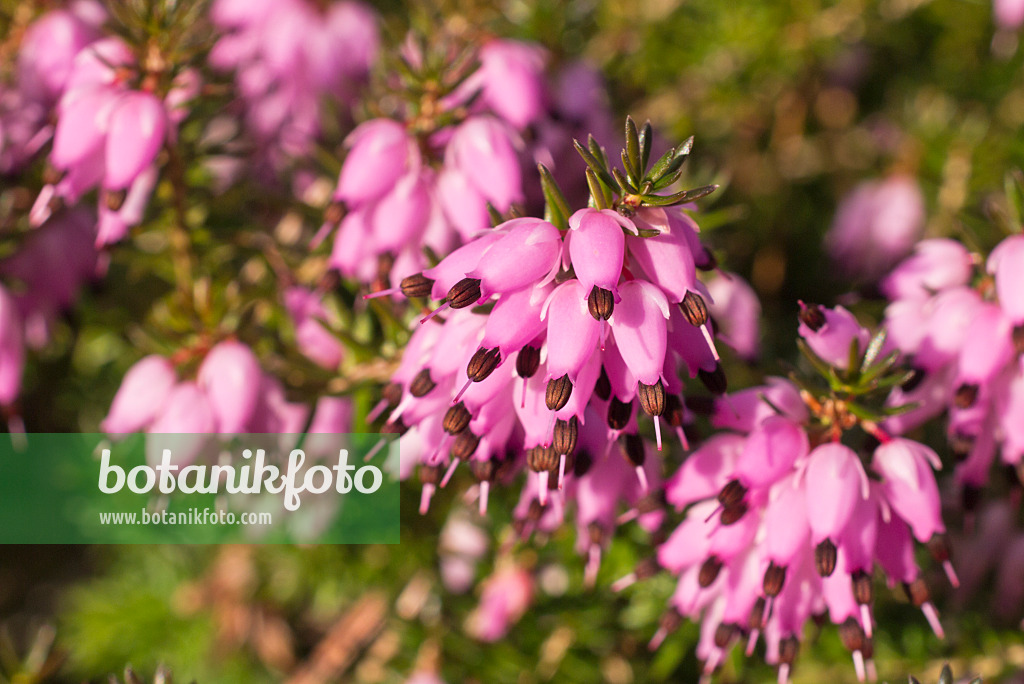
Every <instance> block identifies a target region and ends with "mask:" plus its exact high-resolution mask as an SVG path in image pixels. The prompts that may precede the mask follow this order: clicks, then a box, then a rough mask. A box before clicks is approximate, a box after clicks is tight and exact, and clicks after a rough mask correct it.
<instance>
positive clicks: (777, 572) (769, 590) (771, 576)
mask: <svg viewBox="0 0 1024 684" xmlns="http://www.w3.org/2000/svg"><path fill="white" fill-rule="evenodd" d="M785 584H786V566H784V565H776V564H775V561H772V562H771V563H769V564H768V569H767V570H765V571H764V582H763V583H762V585H761V588H762V589H764V595H765V596H767V597H768V598H775V597H776V596H778V595H779V593H780V592H781V591H782V587H783V585H785Z"/></svg>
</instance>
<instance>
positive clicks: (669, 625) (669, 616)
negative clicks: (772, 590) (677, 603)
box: [658, 607, 683, 634]
mask: <svg viewBox="0 0 1024 684" xmlns="http://www.w3.org/2000/svg"><path fill="white" fill-rule="evenodd" d="M681 624H683V616H682V615H680V614H679V611H678V610H676V609H675V608H671V607H670V608H669V609H668V610H666V611H665V612H664V614H663V615H662V616H661V620H659V622H658V627H659V629H660V630H661V631H662V632H665V633H666V634H669V633H671V632H674V631H676V630H677V629H679V626H680V625H681Z"/></svg>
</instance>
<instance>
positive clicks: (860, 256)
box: [825, 175, 925, 281]
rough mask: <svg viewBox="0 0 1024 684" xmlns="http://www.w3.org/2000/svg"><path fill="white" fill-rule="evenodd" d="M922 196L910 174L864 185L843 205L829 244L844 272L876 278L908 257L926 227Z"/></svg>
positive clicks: (828, 246) (830, 250)
mask: <svg viewBox="0 0 1024 684" xmlns="http://www.w3.org/2000/svg"><path fill="white" fill-rule="evenodd" d="M924 211H925V209H924V196H923V195H922V194H921V189H920V188H919V187H918V185H917V182H916V181H915V180H914V179H913V178H910V177H908V176H899V175H897V176H891V177H889V178H886V179H885V180H882V181H869V182H866V183H862V184H861V185H859V186H858V187H857V188H855V189H854V190H853V192H851V193H850V194H849V195H848V196H847V197H846V198H845V199H844V200H843V202H842V204H840V206H839V209H838V210H837V211H836V216H835V220H834V221H833V223H832V228H831V229H830V230H829V232H828V233H827V234H826V235H825V248H826V250H828V253H829V255H830V256H831V257H832V261H833V262H834V263H835V264H836V266H837V267H838V268H839V269H840V270H841V271H842V272H843V273H844V274H846V275H850V276H856V277H860V278H863V279H866V280H872V281H873V280H876V279H877V278H878V277H879V276H881V275H883V274H885V273H886V272H887V271H888V270H889V269H890V268H891V267H892V266H893V265H894V264H895V263H896V262H897V261H898V260H900V259H901V258H903V257H904V256H906V255H907V253H908V252H909V251H910V249H911V248H912V247H913V246H914V243H915V242H916V241H917V239H918V238H919V237H920V235H921V231H922V229H923V228H924Z"/></svg>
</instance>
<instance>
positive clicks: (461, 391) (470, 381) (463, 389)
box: [452, 378, 473, 404]
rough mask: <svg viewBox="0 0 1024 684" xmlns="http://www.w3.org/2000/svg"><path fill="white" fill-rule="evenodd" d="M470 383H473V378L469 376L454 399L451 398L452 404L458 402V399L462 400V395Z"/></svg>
mask: <svg viewBox="0 0 1024 684" xmlns="http://www.w3.org/2000/svg"><path fill="white" fill-rule="evenodd" d="M472 384H473V378H470V379H469V380H466V384H465V385H463V386H462V389H460V390H459V393H458V394H456V395H455V398H454V399H452V403H453V404H458V403H459V402H460V401H462V395H463V394H465V393H466V390H468V389H469V386H470V385H472Z"/></svg>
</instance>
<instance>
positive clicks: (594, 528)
mask: <svg viewBox="0 0 1024 684" xmlns="http://www.w3.org/2000/svg"><path fill="white" fill-rule="evenodd" d="M587 536H588V537H590V543H591V544H593V545H594V546H604V543H605V540H606V539H607V538H608V535H607V534H606V533H605V531H604V528H603V527H601V523H598V522H592V523H590V524H589V525H587Z"/></svg>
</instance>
